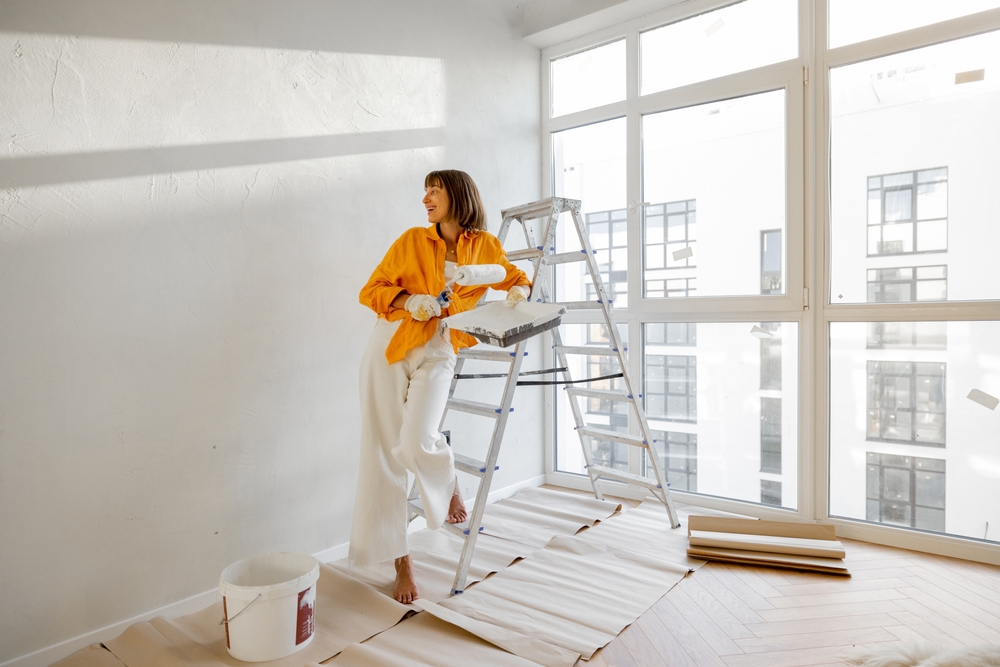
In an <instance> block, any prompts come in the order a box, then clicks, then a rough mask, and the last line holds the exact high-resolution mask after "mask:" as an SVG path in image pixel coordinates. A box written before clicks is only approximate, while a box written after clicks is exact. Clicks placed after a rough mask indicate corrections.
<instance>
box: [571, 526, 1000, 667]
mask: <svg viewBox="0 0 1000 667" xmlns="http://www.w3.org/2000/svg"><path fill="white" fill-rule="evenodd" d="M842 542H843V543H844V546H845V548H846V550H847V563H848V567H849V568H850V570H851V573H852V575H853V576H852V577H851V578H846V577H845V578H840V577H834V576H829V575H821V574H806V573H799V572H792V571H789V570H778V569H769V568H758V567H743V566H732V565H722V564H717V563H709V564H707V565H705V566H703V567H702V568H701V569H699V570H697V571H696V572H694V573H692V574H689V575H688V576H687V577H686V578H685V579H684V580H683V581H682V582H681V583H680V584H679V585H677V586H676V587H674V588H673V589H672V590H671V591H670V592H669V593H667V594H666V595H665V596H664V597H663V598H661V599H660V601H659V602H657V603H656V604H655V605H654V606H653V607H652V608H650V609H649V610H648V611H647V612H646V613H645V614H643V615H642V616H641V617H640V618H639V619H638V620H637V621H636V622H635V623H633V624H632V625H630V626H629V627H627V628H626V629H625V630H624V631H623V632H622V633H621V634H620V635H619V636H618V638H617V639H615V640H614V641H613V642H611V643H610V644H608V645H607V646H606V647H604V649H602V650H601V651H599V652H598V653H596V654H595V655H594V657H593V659H591V660H590V661H589V662H587V663H584V662H582V661H581V662H580V663H579V664H580V665H587V666H588V667H661V666H669V667H798V666H799V665H802V666H805V665H810V666H814V667H828V666H830V665H843V664H846V663H845V661H844V656H846V655H848V654H849V652H850V651H852V650H857V647H863V648H869V647H872V648H875V647H879V646H889V645H892V644H894V643H901V642H906V643H908V644H909V643H914V642H916V643H931V644H935V645H938V646H941V647H942V648H945V647H958V646H974V645H981V644H1000V567H995V566H990V565H982V564H978V563H971V562H969V561H963V560H958V559H952V558H944V557H940V556H933V555H928V554H923V553H918V552H914V551H905V550H902V549H894V548H891V547H883V546H879V545H873V544H868V543H864V542H856V541H852V540H842Z"/></svg>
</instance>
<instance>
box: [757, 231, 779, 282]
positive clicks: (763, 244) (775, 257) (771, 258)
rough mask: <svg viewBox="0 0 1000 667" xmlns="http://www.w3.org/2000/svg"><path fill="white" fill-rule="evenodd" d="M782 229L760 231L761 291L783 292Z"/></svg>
mask: <svg viewBox="0 0 1000 667" xmlns="http://www.w3.org/2000/svg"><path fill="white" fill-rule="evenodd" d="M782 257H784V255H783V254H782V252H781V230H780V229H769V230H766V231H763V232H761V233H760V293H761V294H782V293H783V291H784V290H783V289H782V287H781V274H782V271H781V260H782Z"/></svg>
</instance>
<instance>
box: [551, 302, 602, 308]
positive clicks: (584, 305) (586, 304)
mask: <svg viewBox="0 0 1000 667" xmlns="http://www.w3.org/2000/svg"><path fill="white" fill-rule="evenodd" d="M555 303H557V304H559V305H560V306H564V307H565V308H566V310H600V309H601V308H604V304H603V303H601V302H600V301H556V302H555ZM608 303H611V302H610V301H609V302H608Z"/></svg>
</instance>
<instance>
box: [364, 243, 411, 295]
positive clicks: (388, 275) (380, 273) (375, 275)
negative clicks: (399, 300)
mask: <svg viewBox="0 0 1000 667" xmlns="http://www.w3.org/2000/svg"><path fill="white" fill-rule="evenodd" d="M404 239H405V235H404V236H401V237H399V238H398V239H396V242H395V243H393V244H392V246H391V247H390V248H389V250H388V252H386V253H385V257H383V258H382V261H381V262H379V265H378V266H377V267H375V271H374V272H372V275H371V278H369V279H368V282H367V283H365V286H364V287H362V288H361V294H360V295H359V297H358V300H359V301H360V302H361V303H362V304H363V305H365V306H368V307H369V308H371V309H372V310H374V311H375V312H376V313H378V314H379V315H388V314H389V313H391V312H393V311H396V310H399V308H393V307H392V300H393V299H395V298H396V297H397V296H398V295H399V293H400V292H402V291H404V289H403V287H402V286H401V285H400V269H401V266H402V261H401V260H402V258H403V256H404V255H405V249H404V245H405V241H404Z"/></svg>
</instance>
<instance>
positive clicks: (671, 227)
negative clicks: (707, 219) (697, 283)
mask: <svg viewBox="0 0 1000 667" xmlns="http://www.w3.org/2000/svg"><path fill="white" fill-rule="evenodd" d="M643 212H644V214H645V215H644V223H645V224H644V226H643V232H644V234H645V236H644V239H645V248H644V253H645V254H644V257H643V258H644V261H645V267H646V270H647V271H653V270H656V269H683V268H690V267H694V266H695V258H694V256H693V255H692V256H691V257H682V258H680V259H674V253H675V252H678V251H680V250H684V249H685V248H692V249H693V245H694V242H695V240H696V238H695V237H696V227H695V224H696V223H697V218H696V216H697V213H696V211H695V200H694V199H689V200H687V201H677V202H670V203H667V204H654V205H652V206H646V207H644V208H643ZM682 254H683V253H682Z"/></svg>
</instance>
